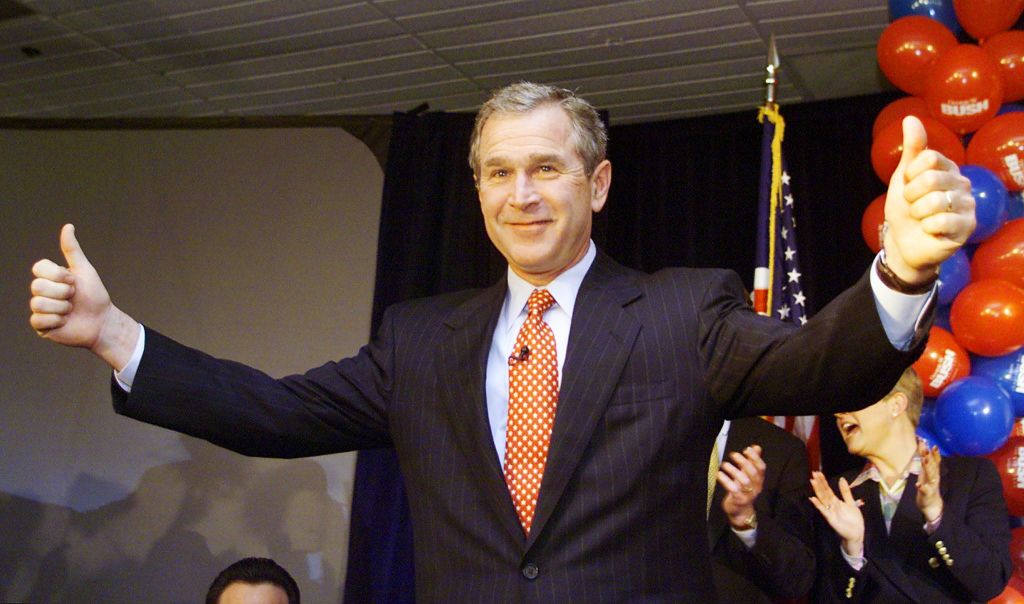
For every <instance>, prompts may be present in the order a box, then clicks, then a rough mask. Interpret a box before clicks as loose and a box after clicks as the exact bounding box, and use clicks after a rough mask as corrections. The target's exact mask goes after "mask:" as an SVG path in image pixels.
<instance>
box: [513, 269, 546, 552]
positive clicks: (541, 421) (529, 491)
mask: <svg viewBox="0 0 1024 604" xmlns="http://www.w3.org/2000/svg"><path fill="white" fill-rule="evenodd" d="M554 303H555V299H554V298H553V297H552V296H551V293H550V292H548V290H546V289H535V290H533V293H531V294H530V299H529V300H527V302H526V305H527V307H528V308H529V315H528V316H527V317H526V322H525V323H523V327H522V328H521V329H520V330H519V335H518V336H517V337H516V344H515V347H514V348H513V349H512V350H513V352H512V355H511V356H509V359H508V433H507V439H506V444H505V482H506V483H507V484H508V490H509V492H510V493H511V494H512V503H513V504H515V507H516V513H518V514H519V521H520V522H521V523H522V525H523V531H525V532H526V534H530V525H532V524H533V513H534V510H535V508H536V506H537V495H538V494H539V493H540V483H541V478H543V477H544V464H545V462H546V461H547V458H548V444H549V443H550V442H551V428H552V426H554V424H555V406H556V405H557V404H558V353H557V352H556V350H555V334H554V332H552V331H551V327H549V326H548V324H547V323H545V322H544V312H545V311H546V310H547V309H548V308H550V307H551V305H552V304H554Z"/></svg>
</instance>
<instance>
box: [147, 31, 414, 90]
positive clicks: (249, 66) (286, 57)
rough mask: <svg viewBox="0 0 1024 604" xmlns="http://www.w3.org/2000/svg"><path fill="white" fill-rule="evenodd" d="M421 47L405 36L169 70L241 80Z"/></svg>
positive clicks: (192, 77)
mask: <svg viewBox="0 0 1024 604" xmlns="http://www.w3.org/2000/svg"><path fill="white" fill-rule="evenodd" d="M420 48H421V47H420V45H419V44H417V43H416V41H415V40H413V39H411V38H408V37H404V36H402V37H397V38H388V39H385V40H379V41H374V42H365V43H360V44H349V45H345V46H336V47H328V48H322V49H318V50H310V51H303V52H294V53H288V54H283V55H279V56H274V57H264V58H258V59H251V60H250V59H247V60H238V61H234V62H231V63H225V64H220V65H211V66H208V67H207V66H195V67H189V68H185V69H168V70H167V71H168V73H169V74H170V75H172V76H173V77H174V79H176V80H178V81H181V82H186V83H198V82H209V81H222V80H229V79H241V78H245V77H248V76H265V75H270V74H278V73H288V72H291V71H298V70H304V69H323V68H324V67H326V66H331V65H338V64H343V63H352V62H357V61H374V60H376V59H379V58H380V57H382V56H388V55H401V54H406V53H412V52H416V51H418V50H420ZM143 63H144V64H155V65H159V61H154V62H149V61H146V62H143ZM160 67H163V68H166V67H168V66H166V65H160Z"/></svg>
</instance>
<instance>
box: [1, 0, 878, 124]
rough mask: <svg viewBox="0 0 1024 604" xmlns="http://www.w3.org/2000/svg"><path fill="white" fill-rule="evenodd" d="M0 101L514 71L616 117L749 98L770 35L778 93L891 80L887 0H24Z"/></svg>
mask: <svg viewBox="0 0 1024 604" xmlns="http://www.w3.org/2000/svg"><path fill="white" fill-rule="evenodd" d="M22 4H24V5H25V6H26V7H28V8H29V9H31V10H32V11H35V14H31V15H28V16H23V17H18V18H14V19H9V20H6V21H0V117H2V116H19V117H101V116H116V115H119V114H123V115H125V116H134V115H147V116H160V117H176V116H177V117H187V116H195V115H211V116H213V115H221V116H228V115H268V116H273V115H322V114H331V113H335V114H345V113H360V114H365V113H374V112H380V113H390V112H392V111H404V110H408V109H410V108H412V107H415V106H417V105H419V104H420V103H423V102H428V103H429V104H430V107H431V108H432V109H435V110H446V111H453V110H473V109H474V108H475V106H476V105H477V104H478V103H479V102H480V101H481V100H482V99H484V98H486V95H487V93H488V91H489V90H492V89H494V88H496V87H499V86H501V85H504V84H506V83H508V82H510V81H514V80H517V79H524V78H529V79H534V80H538V81H545V82H551V83H554V84H559V85H563V86H572V87H575V88H579V89H580V90H581V91H582V92H584V93H585V94H587V95H588V98H590V99H591V100H592V101H594V102H595V103H597V104H601V105H603V106H604V107H606V108H608V109H609V110H610V111H611V112H612V119H613V120H614V121H615V122H616V123H629V122H637V121H650V120H656V119H668V118H672V117H682V116H690V115H703V114H709V113H721V112H728V111H737V110H743V109H751V110H753V108H754V107H756V106H757V105H758V104H759V102H760V101H761V99H762V97H763V80H764V63H765V55H766V54H767V49H768V39H769V37H770V36H771V35H773V34H774V35H775V36H776V40H777V45H778V50H779V54H780V55H781V58H782V65H783V69H782V72H781V75H780V88H779V92H778V95H779V98H780V99H782V100H784V101H786V102H800V101H811V100H818V99H823V98H833V97H835V96H849V95H855V94H867V93H872V92H878V91H880V90H885V89H888V88H889V87H888V85H887V84H886V82H885V81H884V78H881V77H879V75H878V70H877V66H876V64H875V59H874V47H875V44H876V43H877V40H878V36H879V35H880V34H881V32H882V30H883V29H884V28H885V26H886V25H887V23H888V11H887V3H886V2H885V0H829V2H807V1H806V0H632V1H625V2H623V1H613V0H364V1H347V2H339V1H337V0H287V1H286V0H248V1H247V0H115V1H108V0H84V1H83V0H22Z"/></svg>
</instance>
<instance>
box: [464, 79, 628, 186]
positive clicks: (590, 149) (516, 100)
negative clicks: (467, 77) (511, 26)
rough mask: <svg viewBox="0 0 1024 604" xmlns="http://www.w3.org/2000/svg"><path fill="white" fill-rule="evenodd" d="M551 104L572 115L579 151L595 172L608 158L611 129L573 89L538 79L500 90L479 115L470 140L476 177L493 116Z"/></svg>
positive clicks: (585, 165)
mask: <svg viewBox="0 0 1024 604" xmlns="http://www.w3.org/2000/svg"><path fill="white" fill-rule="evenodd" d="M548 104H553V105H558V106H559V107H561V108H562V109H563V110H564V111H565V113H566V114H567V115H568V116H569V120H570V122H571V128H572V137H573V142H574V143H575V144H576V152H577V153H578V154H579V156H580V158H582V159H583V168H584V170H585V171H586V174H587V176H590V175H592V174H593V173H594V170H596V169H597V165H598V164H599V163H601V162H602V161H604V158H605V152H606V150H607V148H608V131H607V129H605V125H604V122H602V121H601V117H600V116H599V115H598V114H597V110H596V109H594V107H593V106H592V105H591V104H590V103H588V102H587V101H585V100H583V99H582V98H580V97H578V96H576V93H575V92H573V91H571V90H567V89H565V88H559V87H557V86H550V85H547V84H536V83H534V82H516V83H515V84H509V85H508V86H505V87H504V88H501V89H499V90H497V91H496V92H495V93H494V94H493V95H491V98H490V99H488V100H487V102H486V103H484V104H483V106H482V107H480V110H479V111H478V112H477V114H476V123H475V124H474V126H473V136H472V138H471V139H470V143H469V167H470V168H471V169H472V170H473V177H474V178H475V179H479V177H480V156H479V153H480V136H481V134H482V133H483V129H484V124H486V123H487V120H488V119H490V118H491V116H493V115H508V114H520V115H521V114H524V113H529V112H530V111H533V110H534V109H537V108H538V107H541V106H544V105H548Z"/></svg>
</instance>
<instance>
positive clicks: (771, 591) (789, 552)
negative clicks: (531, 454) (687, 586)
mask: <svg viewBox="0 0 1024 604" xmlns="http://www.w3.org/2000/svg"><path fill="white" fill-rule="evenodd" d="M723 437H724V438H723ZM723 440H724V443H723V442H722V441H723ZM718 442H719V450H720V451H721V452H722V459H721V462H722V465H721V469H720V470H719V474H718V476H719V477H718V484H717V485H716V486H715V490H714V495H713V497H712V500H711V506H710V511H709V513H708V539H709V542H710V544H711V570H712V572H713V573H714V579H715V589H716V591H717V592H718V601H719V602H763V603H765V604H771V603H772V602H774V601H775V600H774V598H799V597H802V596H803V595H804V594H806V593H807V592H808V591H809V590H810V588H811V585H812V584H813V582H814V572H815V563H814V550H813V547H812V546H813V543H814V540H813V521H812V516H811V513H812V512H813V509H812V508H811V507H810V504H809V503H808V502H807V497H808V496H809V495H810V487H809V486H808V484H807V479H808V477H809V476H810V471H809V469H808V466H807V450H806V449H805V448H804V443H803V441H801V440H800V439H799V438H797V437H796V436H794V435H793V434H791V433H789V432H786V431H785V430H783V429H782V428H780V427H778V426H776V425H775V424H773V423H771V422H767V421H765V420H763V419H761V418H758V417H744V418H740V419H736V420H733V421H731V422H730V421H726V422H725V425H724V426H723V427H722V433H720V434H719V437H718Z"/></svg>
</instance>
